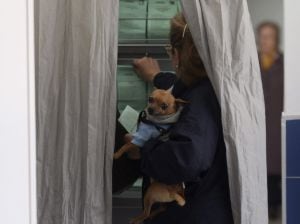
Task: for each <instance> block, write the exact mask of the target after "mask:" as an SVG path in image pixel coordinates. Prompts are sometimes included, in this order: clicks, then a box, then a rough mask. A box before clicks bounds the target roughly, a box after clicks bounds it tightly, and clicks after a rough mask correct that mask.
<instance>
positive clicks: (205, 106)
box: [141, 91, 221, 184]
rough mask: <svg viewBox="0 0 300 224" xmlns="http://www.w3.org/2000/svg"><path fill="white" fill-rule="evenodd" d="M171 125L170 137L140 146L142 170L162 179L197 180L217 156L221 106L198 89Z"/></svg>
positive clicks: (176, 181)
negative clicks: (176, 120) (175, 121)
mask: <svg viewBox="0 0 300 224" xmlns="http://www.w3.org/2000/svg"><path fill="white" fill-rule="evenodd" d="M191 98H192V99H191V100H190V103H189V104H188V105H186V106H185V108H184V110H183V111H182V114H181V116H180V119H179V120H178V122H177V123H176V124H174V125H173V126H172V128H171V129H170V136H169V140H167V141H165V142H163V141H160V140H159V139H152V140H150V141H149V142H147V143H146V144H145V146H144V148H142V150H141V155H142V161H141V169H142V172H143V173H144V174H146V175H148V176H150V177H152V178H154V179H156V180H158V181H160V182H163V183H166V184H176V183H180V182H186V181H196V180H197V179H198V178H199V177H200V176H201V174H202V173H204V172H206V171H207V170H208V169H209V168H210V166H211V165H212V162H213V160H214V157H215V154H216V151H217V147H218V138H219V134H220V130H221V123H220V115H219V109H218V108H219V106H218V105H217V102H215V101H214V100H210V97H209V96H205V94H204V95H203V94H202V93H200V92H199V91H198V93H195V94H194V95H193V97H191Z"/></svg>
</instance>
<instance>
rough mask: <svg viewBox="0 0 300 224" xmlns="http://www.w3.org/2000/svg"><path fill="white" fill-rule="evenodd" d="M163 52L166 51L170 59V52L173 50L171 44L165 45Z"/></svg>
mask: <svg viewBox="0 0 300 224" xmlns="http://www.w3.org/2000/svg"><path fill="white" fill-rule="evenodd" d="M165 50H166V52H167V54H168V55H169V57H172V50H173V47H172V45H171V44H167V45H166V46H165Z"/></svg>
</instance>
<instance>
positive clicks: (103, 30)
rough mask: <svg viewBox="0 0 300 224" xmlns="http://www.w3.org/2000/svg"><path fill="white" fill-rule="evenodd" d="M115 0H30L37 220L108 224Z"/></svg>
mask: <svg viewBox="0 0 300 224" xmlns="http://www.w3.org/2000/svg"><path fill="white" fill-rule="evenodd" d="M118 6H119V1H118V0H51V1H50V0H36V7H35V9H36V13H35V15H36V57H37V58H36V60H37V73H36V74H37V77H36V88H37V91H36V92H37V126H38V127H37V180H38V183H37V184H38V186H37V189H38V193H37V194H38V223H40V224H83V223H85V224H101V223H102V224H108V223H111V210H112V197H111V195H112V184H111V178H112V177H111V169H112V154H113V146H114V129H115V114H116V113H115V112H116V68H117V40H118V39H117V38H118V36H117V30H118V29H117V26H118Z"/></svg>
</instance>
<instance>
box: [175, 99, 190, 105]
mask: <svg viewBox="0 0 300 224" xmlns="http://www.w3.org/2000/svg"><path fill="white" fill-rule="evenodd" d="M175 103H176V105H178V106H180V105H184V104H188V103H189V102H188V101H185V100H182V99H175Z"/></svg>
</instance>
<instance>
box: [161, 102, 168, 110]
mask: <svg viewBox="0 0 300 224" xmlns="http://www.w3.org/2000/svg"><path fill="white" fill-rule="evenodd" d="M160 107H161V109H162V110H166V109H168V105H167V104H165V103H162V104H161V105H160Z"/></svg>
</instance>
